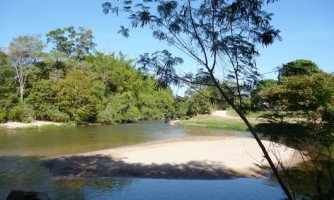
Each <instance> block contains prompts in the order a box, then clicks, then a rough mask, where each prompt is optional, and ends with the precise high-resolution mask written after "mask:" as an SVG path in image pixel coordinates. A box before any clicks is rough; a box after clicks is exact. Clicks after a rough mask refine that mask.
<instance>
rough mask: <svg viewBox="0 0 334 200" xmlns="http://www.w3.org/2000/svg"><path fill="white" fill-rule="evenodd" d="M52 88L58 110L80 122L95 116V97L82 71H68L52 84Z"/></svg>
mask: <svg viewBox="0 0 334 200" xmlns="http://www.w3.org/2000/svg"><path fill="white" fill-rule="evenodd" d="M54 90H55V91H56V93H57V94H56V102H57V104H58V106H59V110H60V111H62V112H64V113H66V114H68V115H69V116H70V117H71V119H72V120H74V121H76V122H78V123H82V122H85V121H92V118H95V116H96V104H97V98H96V96H95V93H94V90H93V85H92V83H91V81H90V80H89V79H88V78H87V76H86V75H85V74H84V73H83V72H81V71H79V70H73V71H70V72H69V73H68V74H67V75H66V77H65V78H64V79H62V80H60V81H59V82H58V83H56V84H55V85H54Z"/></svg>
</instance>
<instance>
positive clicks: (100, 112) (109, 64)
mask: <svg viewBox="0 0 334 200" xmlns="http://www.w3.org/2000/svg"><path fill="white" fill-rule="evenodd" d="M46 39H47V41H48V45H49V47H51V48H52V50H51V51H50V52H46V51H43V50H44V49H45V47H46V46H47V45H46V44H44V43H43V41H42V39H41V37H40V36H38V35H23V36H18V37H16V38H14V39H13V41H12V42H11V43H10V45H9V47H7V48H3V49H2V50H1V51H0V106H1V108H2V109H1V110H0V122H6V121H22V122H29V121H32V120H34V119H37V120H49V121H56V122H69V121H71V122H76V123H78V124H82V123H102V124H113V123H124V122H135V121H138V120H142V119H157V118H165V117H167V118H177V117H178V118H180V117H184V116H187V115H188V116H189V115H190V116H191V115H196V114H204V113H209V112H210V110H211V109H213V108H215V107H216V108H217V107H218V108H221V107H222V106H221V105H222V104H221V103H219V102H217V100H214V99H213V98H212V96H214V90H213V89H212V88H205V89H203V91H202V92H203V93H205V94H206V95H205V96H203V95H201V94H200V93H198V92H196V91H193V90H189V91H188V95H187V96H186V97H174V96H173V94H172V91H171V89H170V88H169V86H168V85H166V84H165V83H164V82H162V81H160V80H159V79H155V78H154V77H153V76H150V75H148V74H145V73H144V72H141V71H140V70H138V69H136V68H135V67H134V63H133V61H132V60H128V59H126V58H125V56H124V55H123V54H122V53H120V54H119V55H118V56H115V54H113V53H112V54H105V53H101V52H97V51H95V48H94V47H95V46H96V45H95V43H94V42H93V39H94V36H93V33H92V31H91V30H89V29H84V28H79V29H78V30H76V29H75V28H74V27H67V28H63V29H60V28H59V29H56V30H52V31H50V32H49V33H47V34H46Z"/></svg>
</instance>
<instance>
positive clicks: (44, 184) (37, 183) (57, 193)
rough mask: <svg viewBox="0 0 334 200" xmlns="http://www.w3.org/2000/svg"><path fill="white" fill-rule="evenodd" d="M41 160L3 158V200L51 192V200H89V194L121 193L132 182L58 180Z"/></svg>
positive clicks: (0, 178) (0, 175) (0, 183)
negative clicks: (19, 192) (13, 193)
mask: <svg viewBox="0 0 334 200" xmlns="http://www.w3.org/2000/svg"><path fill="white" fill-rule="evenodd" d="M40 162H41V158H40V157H34V156H31V157H21V156H2V157H0V199H6V197H7V195H8V194H9V193H10V191H12V190H25V191H39V192H47V193H48V195H49V196H50V198H51V199H65V200H66V199H85V195H86V194H85V193H84V192H83V191H84V189H85V190H91V191H99V193H103V191H113V192H115V193H119V192H120V191H121V190H122V189H123V188H124V187H126V186H127V185H128V184H130V183H131V182H132V180H131V179H126V178H116V179H54V178H53V177H52V176H51V175H50V174H49V172H48V171H47V170H46V169H45V168H43V167H41V166H40Z"/></svg>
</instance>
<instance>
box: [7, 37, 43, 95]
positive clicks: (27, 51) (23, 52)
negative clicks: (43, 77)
mask: <svg viewBox="0 0 334 200" xmlns="http://www.w3.org/2000/svg"><path fill="white" fill-rule="evenodd" d="M43 48H44V44H43V42H42V40H41V38H40V36H39V35H23V36H18V37H16V38H14V39H13V41H12V42H11V43H10V45H9V48H8V50H9V57H10V60H11V62H12V65H13V66H14V67H15V71H16V78H17V80H18V82H19V84H20V99H21V101H23V97H24V87H25V84H26V81H27V77H28V75H29V73H30V72H31V71H32V70H33V65H32V64H33V63H34V62H37V61H38V57H39V56H40V53H41V52H42V49H43Z"/></svg>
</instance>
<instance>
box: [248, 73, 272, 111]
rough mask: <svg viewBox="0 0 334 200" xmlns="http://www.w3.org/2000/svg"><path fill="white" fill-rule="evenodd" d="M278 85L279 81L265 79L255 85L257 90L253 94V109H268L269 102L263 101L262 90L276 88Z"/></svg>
mask: <svg viewBox="0 0 334 200" xmlns="http://www.w3.org/2000/svg"><path fill="white" fill-rule="evenodd" d="M277 84H278V81H276V80H273V79H265V80H261V81H259V82H258V83H257V84H256V85H255V89H254V90H253V91H252V92H251V100H252V107H253V109H263V108H268V107H269V105H266V103H267V102H265V101H263V99H262V98H261V96H260V95H259V93H260V92H261V91H262V90H265V89H267V88H270V87H273V86H276V85H277Z"/></svg>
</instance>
